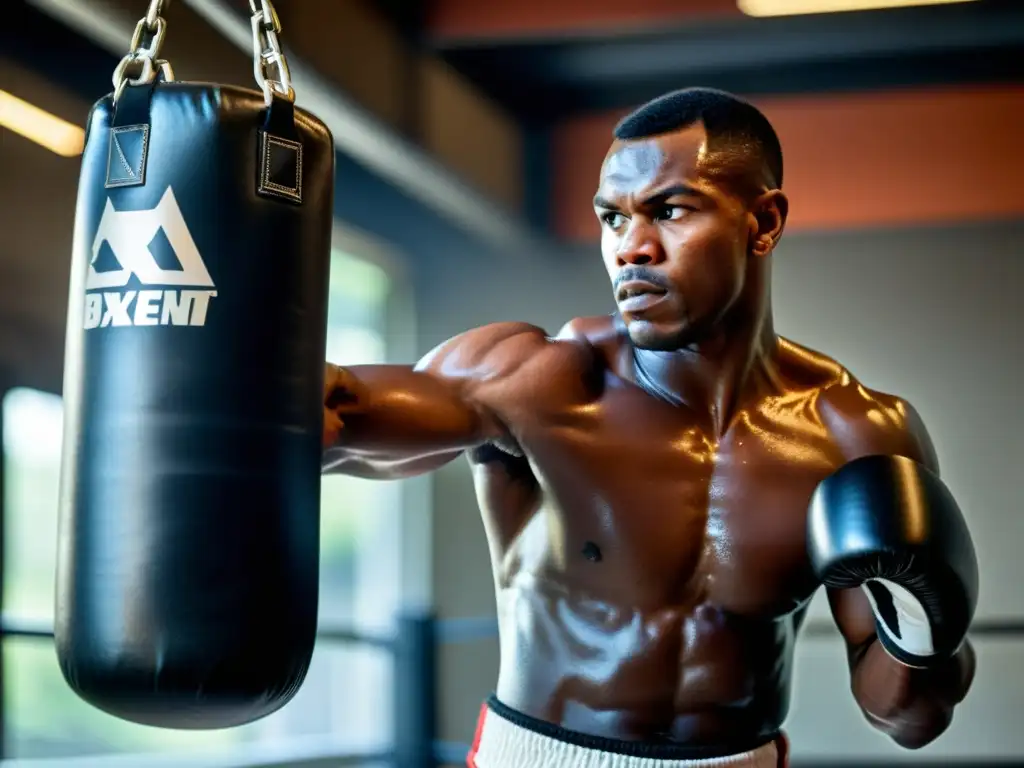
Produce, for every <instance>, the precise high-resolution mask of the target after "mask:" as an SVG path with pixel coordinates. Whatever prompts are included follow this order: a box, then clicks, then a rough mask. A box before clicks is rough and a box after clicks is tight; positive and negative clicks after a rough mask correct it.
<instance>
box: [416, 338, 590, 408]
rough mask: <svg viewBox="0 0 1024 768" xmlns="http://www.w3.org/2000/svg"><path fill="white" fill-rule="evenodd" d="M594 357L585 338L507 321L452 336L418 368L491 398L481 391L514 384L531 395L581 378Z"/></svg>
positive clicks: (522, 391) (469, 392)
mask: <svg viewBox="0 0 1024 768" xmlns="http://www.w3.org/2000/svg"><path fill="white" fill-rule="evenodd" d="M592 360H593V354H592V350H591V349H590V346H589V345H588V344H587V343H586V342H585V341H582V340H580V339H575V338H563V337H561V336H559V337H556V338H552V337H550V336H548V335H547V334H546V332H545V331H544V329H542V328H539V327H537V326H535V325H530V324H529V323H512V322H509V323H494V324H492V325H486V326H481V327H480V328H474V329H473V330H470V331H466V332H465V333H462V334H460V335H458V336H455V337H454V338H452V339H449V340H448V341H446V342H444V343H443V344H441V345H439V346H438V347H436V348H435V349H434V350H432V351H431V352H430V353H428V354H427V355H426V356H425V357H424V358H423V359H422V360H421V361H420V362H419V364H418V365H417V366H416V368H417V370H421V371H424V372H426V373H430V374H432V375H434V376H439V377H441V378H444V379H448V380H452V381H457V382H460V383H461V385H462V386H463V388H464V390H465V391H466V392H467V394H470V395H473V394H476V395H478V396H480V397H482V399H490V398H486V397H483V395H482V393H483V392H489V393H495V392H501V393H504V392H505V391H506V390H507V388H508V387H509V386H514V387H516V388H518V390H519V391H520V392H521V393H522V395H523V396H525V397H532V396H536V395H538V394H539V393H540V392H541V391H542V390H549V389H551V388H552V387H553V386H554V385H556V384H567V383H569V384H571V383H572V382H575V381H578V382H581V383H582V382H584V381H585V380H586V373H587V372H588V371H589V369H590V368H591V367H592ZM566 394H568V390H566ZM572 396H573V397H578V396H579V393H577V392H573V393H572Z"/></svg>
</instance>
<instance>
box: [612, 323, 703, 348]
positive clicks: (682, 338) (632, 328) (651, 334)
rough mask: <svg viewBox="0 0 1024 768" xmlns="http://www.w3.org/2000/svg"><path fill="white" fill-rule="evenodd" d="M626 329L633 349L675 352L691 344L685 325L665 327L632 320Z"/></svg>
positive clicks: (691, 340)
mask: <svg viewBox="0 0 1024 768" xmlns="http://www.w3.org/2000/svg"><path fill="white" fill-rule="evenodd" d="M626 328H627V329H628V331H629V338H630V341H632V342H633V345H634V346H635V347H637V348H639V349H647V350H650V351H652V352H675V351H676V350H678V349H683V348H685V347H688V346H689V345H690V344H692V343H693V339H692V338H691V334H690V333H689V329H688V327H687V326H686V325H685V324H678V325H674V326H672V327H665V326H663V325H661V324H659V323H652V322H649V321H646V320H633V321H627V322H626Z"/></svg>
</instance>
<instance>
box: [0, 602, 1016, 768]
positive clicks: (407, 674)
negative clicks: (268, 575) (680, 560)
mask: <svg viewBox="0 0 1024 768" xmlns="http://www.w3.org/2000/svg"><path fill="white" fill-rule="evenodd" d="M396 626H397V628H396V630H395V632H394V633H393V634H391V635H385V634H373V633H366V632H363V631H360V630H358V629H355V628H350V627H325V628H322V629H320V630H319V631H318V632H317V639H318V640H319V641H327V642H332V643H346V644H352V645H364V646H369V647H373V648H378V649H382V650H385V651H388V652H390V653H391V654H392V655H393V658H394V672H393V675H392V677H393V680H394V683H393V685H394V690H393V692H392V701H393V704H392V707H393V709H392V716H393V718H394V720H393V723H394V734H395V736H394V743H393V744H392V746H391V749H390V750H389V751H384V752H374V753H364V754H352V753H346V752H344V751H343V747H342V746H341V745H339V744H337V741H336V739H324V740H313V741H309V740H303V744H302V746H293V745H287V744H284V745H280V746H275V745H273V744H270V745H259V746H258V747H257V748H256V749H254V750H253V751H252V754H246V753H245V752H246V751H245V750H243V751H241V752H240V753H235V754H226V755H218V756H212V755H211V756H207V757H199V756H197V757H195V758H193V757H192V756H189V758H188V760H189V766H190V768H205V767H206V766H209V768H278V767H279V766H280V768H284V766H287V765H302V766H304V767H305V768H311V767H312V766H319V765H325V766H326V765H332V766H335V765H336V766H342V765H370V764H387V765H390V766H394V768H436V766H438V765H446V764H449V765H450V764H460V763H464V762H465V759H466V754H467V752H468V750H469V745H468V744H462V743H458V742H446V741H441V740H439V739H438V738H437V721H438V717H437V698H438V696H437V691H438V687H439V681H438V674H437V650H438V648H439V647H440V646H441V645H446V644H453V643H469V642H475V641H479V640H486V639H489V638H492V637H494V636H495V635H496V633H497V629H498V624H497V620H496V619H495V618H494V617H490V616H480V617H472V618H458V619H437V618H435V617H434V616H433V615H432V614H429V613H404V614H401V615H400V616H399V618H398V621H397V625H396ZM801 635H803V636H809V637H837V638H838V637H839V633H838V631H837V630H836V629H835V628H834V627H833V626H832V624H831V623H829V622H827V621H812V622H809V623H808V624H807V625H805V626H804V627H803V629H802V630H801ZM970 635H971V637H989V638H1005V637H1014V636H1015V637H1020V636H1024V621H1020V620H1006V621H993V620H988V621H978V622H976V623H975V624H974V625H973V627H972V629H971V632H970ZM10 637H23V638H35V639H44V640H46V639H52V638H53V628H52V627H51V626H49V625H47V624H46V623H43V622H31V621H21V620H15V619H11V618H4V619H3V620H2V621H0V638H10ZM0 701H2V697H0ZM2 718H3V709H2V704H0V722H3V720H2ZM139 759H140V756H139V755H126V756H109V755H105V756H97V757H88V758H70V759H69V758H61V759H60V760H59V762H58V761H50V760H25V761H19V760H6V759H5V760H3V761H2V764H3V765H4V766H25V768H44V766H50V765H52V766H54V768H57V766H60V768H101V767H102V768H108V767H109V768H120V767H121V766H125V768H127V766H132V767H133V768H134V766H136V765H138V761H139ZM145 760H146V765H149V766H153V768H159V766H161V765H163V764H164V761H165V760H166V761H167V762H166V764H167V765H172V764H173V765H180V764H181V760H182V756H181V755H168V756H161V755H146V756H145ZM175 761H177V762H175Z"/></svg>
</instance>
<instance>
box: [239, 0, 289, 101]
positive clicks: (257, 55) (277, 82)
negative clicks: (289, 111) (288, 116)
mask: <svg viewBox="0 0 1024 768" xmlns="http://www.w3.org/2000/svg"><path fill="white" fill-rule="evenodd" d="M249 9H250V10H251V11H252V49H253V74H254V75H255V76H256V83H257V84H258V85H259V86H260V87H261V88H262V89H263V97H264V98H265V99H266V102H267V105H268V106H269V105H270V103H271V101H272V100H273V98H274V93H277V94H278V96H280V97H281V98H283V99H286V100H287V101H295V89H294V88H292V76H291V72H290V71H289V70H288V61H287V60H286V59H285V56H284V52H283V51H282V50H281V44H280V42H279V41H278V38H277V36H278V34H280V32H281V20H280V19H279V18H278V17H277V11H276V10H274V6H273V4H272V3H271V2H270V0H249Z"/></svg>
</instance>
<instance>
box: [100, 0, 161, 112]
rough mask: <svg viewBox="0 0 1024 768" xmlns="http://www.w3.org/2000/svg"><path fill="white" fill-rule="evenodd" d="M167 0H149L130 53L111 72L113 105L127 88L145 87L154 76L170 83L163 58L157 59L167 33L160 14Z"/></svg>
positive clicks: (136, 27) (137, 25) (133, 38)
mask: <svg viewBox="0 0 1024 768" xmlns="http://www.w3.org/2000/svg"><path fill="white" fill-rule="evenodd" d="M169 4H170V0H150V3H149V10H147V11H146V15H145V16H143V17H142V18H141V19H139V23H138V24H136V25H135V34H134V35H132V43H131V50H130V51H129V52H128V54H127V55H126V56H125V57H124V58H123V59H121V61H120V62H118V65H117V67H116V68H115V69H114V76H113V78H112V79H113V83H114V101H115V102H116V101H117V100H118V99H119V98H120V97H121V94H122V93H123V92H124V89H125V88H126V87H127V86H128V85H148V84H149V83H151V82H153V80H154V79H156V76H157V74H158V73H159V74H161V75H163V78H164V80H168V81H169V80H173V79H174V72H173V71H172V70H171V65H170V63H169V62H168V61H167V60H166V59H161V58H160V48H161V47H162V46H163V43H164V36H165V35H166V34H167V22H166V21H164V18H163V13H164V11H165V9H166V7H167V6H168V5H169Z"/></svg>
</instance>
